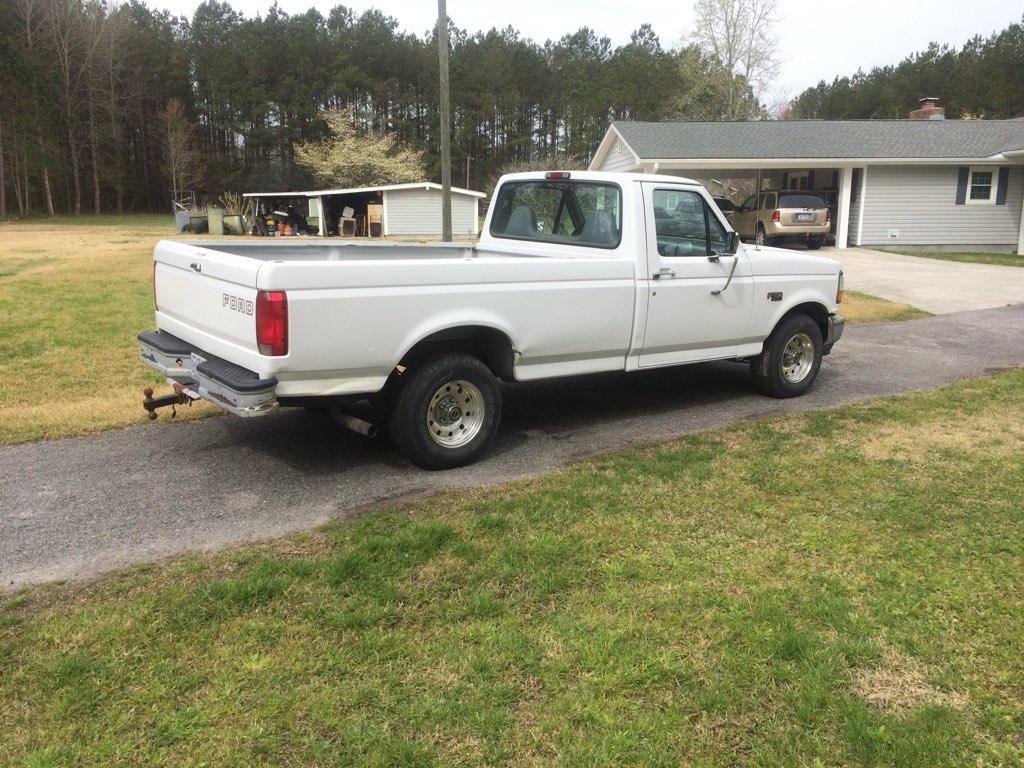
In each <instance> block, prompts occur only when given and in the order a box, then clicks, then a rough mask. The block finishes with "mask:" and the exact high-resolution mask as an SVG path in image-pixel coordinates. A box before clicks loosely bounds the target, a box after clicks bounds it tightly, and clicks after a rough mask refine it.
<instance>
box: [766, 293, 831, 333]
mask: <svg viewBox="0 0 1024 768" xmlns="http://www.w3.org/2000/svg"><path fill="white" fill-rule="evenodd" d="M793 315H807V316H808V317H809V318H811V320H813V321H814V322H815V323H816V324H817V326H818V328H819V330H821V338H822V341H824V340H825V339H826V338H827V337H828V310H827V309H826V308H825V306H824V305H822V304H818V303H817V302H815V301H807V302H804V303H803V304H797V305H796V306H795V307H793V308H792V309H790V310H789V311H788V312H786V314H784V315H783V316H782V317H780V318H779V322H778V323H776V324H775V326H776V327H778V325H779V323H781V322H782V321H784V320H786V319H787V318H790V317H792V316H793Z"/></svg>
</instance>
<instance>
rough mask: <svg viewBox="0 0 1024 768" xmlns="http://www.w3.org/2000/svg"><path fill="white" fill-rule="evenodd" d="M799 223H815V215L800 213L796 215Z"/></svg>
mask: <svg viewBox="0 0 1024 768" xmlns="http://www.w3.org/2000/svg"><path fill="white" fill-rule="evenodd" d="M796 220H797V221H814V214H813V213H798V214H797V215H796Z"/></svg>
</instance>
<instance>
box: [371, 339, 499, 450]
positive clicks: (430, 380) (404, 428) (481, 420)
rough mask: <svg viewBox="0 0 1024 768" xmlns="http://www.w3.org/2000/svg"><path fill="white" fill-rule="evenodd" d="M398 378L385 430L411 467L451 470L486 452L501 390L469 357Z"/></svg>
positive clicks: (446, 358) (430, 363) (441, 360)
mask: <svg viewBox="0 0 1024 768" xmlns="http://www.w3.org/2000/svg"><path fill="white" fill-rule="evenodd" d="M403 378H405V379H406V380H405V381H403V382H402V385H401V387H400V389H399V391H398V393H397V396H396V397H395V400H394V405H393V407H392V409H391V420H390V431H391V438H392V439H393V440H394V441H395V445H397V446H398V449H399V450H400V451H402V453H404V454H405V455H406V456H408V457H409V460H410V461H412V463H413V464H415V465H416V466H418V467H422V468H423V469H451V468H453V467H461V466H463V465H465V464H469V463H471V462H473V461H476V460H477V459H478V458H479V457H480V456H481V455H482V454H483V453H484V451H486V450H487V448H488V447H489V446H490V444H491V441H492V440H494V436H495V434H496V433H497V431H498V424H499V423H500V421H501V389H500V387H499V386H498V381H497V380H496V379H495V378H494V375H493V374H492V373H491V371H490V369H488V368H487V366H486V365H484V364H483V363H482V362H480V361H479V360H478V359H477V358H475V357H472V356H470V355H465V354H461V353H453V354H446V355H441V356H439V357H435V358H433V359H430V360H427V361H425V362H424V363H422V364H421V365H418V366H416V367H415V368H414V369H413V370H412V371H410V372H409V373H408V374H406V376H405V377H403Z"/></svg>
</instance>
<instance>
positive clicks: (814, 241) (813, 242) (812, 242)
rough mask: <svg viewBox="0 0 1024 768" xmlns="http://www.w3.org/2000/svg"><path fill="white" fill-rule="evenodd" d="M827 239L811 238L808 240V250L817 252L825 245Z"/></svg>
mask: <svg viewBox="0 0 1024 768" xmlns="http://www.w3.org/2000/svg"><path fill="white" fill-rule="evenodd" d="M824 242H825V238H823V237H811V238H808V240H807V250H809V251H816V250H818V249H819V248H821V246H822V245H823V244H824Z"/></svg>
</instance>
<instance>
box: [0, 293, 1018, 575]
mask: <svg viewBox="0 0 1024 768" xmlns="http://www.w3.org/2000/svg"><path fill="white" fill-rule="evenodd" d="M1022 339H1024V306H1014V307H1007V308H1003V309H998V310H986V311H978V312H965V313H960V314H951V315H942V316H937V317H930V318H925V319H922V320H912V321H907V322H902V323H878V324H869V325H862V326H854V327H852V328H850V329H848V330H847V333H846V336H845V337H844V338H843V339H842V341H841V342H840V343H839V344H838V345H837V346H836V350H835V352H834V353H833V354H832V355H831V356H829V357H828V358H826V360H825V363H824V365H823V366H822V369H821V374H820V378H819V380H818V383H817V384H816V385H815V387H814V388H813V389H812V390H811V391H810V392H809V393H808V394H807V395H805V396H804V397H801V398H797V399H794V400H772V399H769V398H764V397H760V396H757V395H755V394H752V392H751V388H750V383H749V377H748V374H747V370H746V367H745V366H742V365H737V364H735V363H721V364H714V365H703V366H691V367H685V368H676V369H668V370H659V371H653V372H649V373H638V374H631V375H629V376H625V375H609V376H592V377H586V378H577V379H568V380H558V381H551V382H540V383H534V384H529V385H516V386H512V387H509V391H508V393H507V397H506V406H507V411H506V417H505V421H504V424H503V427H502V430H501V434H500V437H499V439H498V441H497V443H496V445H495V448H494V451H493V453H492V454H491V455H490V456H489V457H488V458H487V459H486V460H484V461H482V462H480V463H478V464H476V465H473V466H470V467H463V468H461V469H458V470H453V471H449V472H441V473H430V472H424V471H421V470H418V469H416V468H414V467H412V466H411V465H409V463H408V462H407V461H405V460H404V459H403V458H402V457H401V456H400V455H399V454H398V453H397V452H396V451H395V450H394V449H393V448H392V447H391V446H390V445H389V444H388V443H387V442H385V441H378V442H368V441H366V440H364V439H363V438H360V437H359V436H357V435H354V434H351V433H347V432H344V431H342V430H339V429H338V428H336V427H333V426H332V425H330V424H328V423H325V422H324V421H322V420H318V419H315V418H313V417H311V416H310V415H308V414H306V413H305V412H301V411H294V412H282V413H280V414H277V415H275V416H273V417H269V418H265V419H252V420H242V419H231V418H222V419H210V420H207V421H200V422H193V423H184V424H174V423H168V422H166V421H163V420H161V421H160V422H156V423H155V424H144V425H140V426H138V427H132V428H129V429H125V430H119V431H115V432H105V433H102V434H98V435H92V436H87V437H79V438H69V439H64V440H54V441H50V442H39V443H29V444H26V445H20V446H8V447H3V448H0V468H2V474H0V588H3V587H6V588H12V587H17V586H18V585H21V584H28V583H33V582H43V581H48V580H54V579H78V578H85V577H89V576H92V575H95V574H98V573H101V572H103V571H108V570H112V569H117V568H120V567H123V566H126V565H130V564H133V563H140V562H146V561H152V560H156V559H159V558H163V557H167V556H170V555H174V554H178V553H181V552H185V551H189V550H207V549H217V548H222V547H227V546H230V545H232V544H236V543H239V542H244V541H248V540H254V539H261V538H268V537H273V536H278V535H281V534H285V533H288V532H291V531H295V530H300V529H304V528H308V527H311V526H314V525H316V524H318V523H322V522H325V521H327V520H331V519H336V518H341V517H345V516H346V515H349V514H351V513H352V512H354V511H356V510H359V509H361V508H366V507H367V506H370V505H375V504H381V503H384V502H388V501H390V500H395V499H399V498H402V497H407V496H411V495H420V494H425V493H429V492H432V491H436V490H440V489H444V488H450V487H456V488H469V487H474V486H481V485H488V484H495V483H502V482H506V481H509V480H514V479H517V478H523V477H529V476H532V475H537V474H541V473H544V472H547V471H550V470H552V469H554V468H556V467H559V466H561V465H564V464H566V463H568V462H572V461H575V460H578V459H582V458H585V457H588V456H592V455H594V454H596V453H599V452H602V451H606V450H609V449H613V448H617V447H621V446H624V445H627V444H629V443H633V442H637V441H649V440H659V439H664V438H669V437H674V436H678V435H682V434H686V433H690V432H697V431H701V430H708V429H714V428H717V427H721V426H724V425H727V424H730V423H733V422H737V421H740V420H743V419H748V418H752V417H758V416H763V415H767V414H773V413H780V412H786V411H806V410H813V409H824V408H831V407H834V406H837V405H842V404H845V403H851V402H855V401H859V400H866V399H869V398H873V397H878V396H882V395H889V394H894V393H900V392H908V391H912V390H919V389H927V388H933V387H939V386H942V385H944V384H948V383H950V382H952V381H955V380H956V379H959V378H962V377H965V376H974V375H980V374H984V373H986V372H990V371H993V370H996V369H1002V368H1009V367H1021V366H1024V341H1022ZM140 421H141V408H140Z"/></svg>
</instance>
